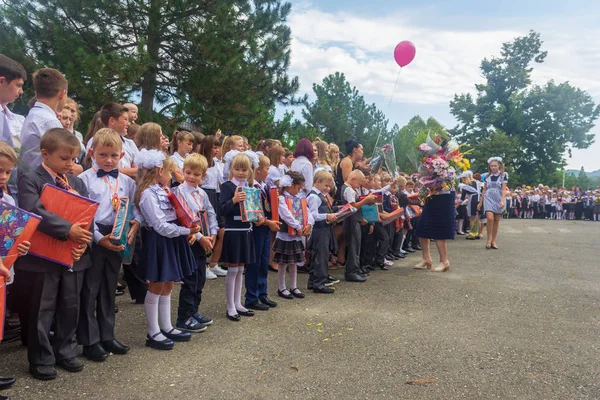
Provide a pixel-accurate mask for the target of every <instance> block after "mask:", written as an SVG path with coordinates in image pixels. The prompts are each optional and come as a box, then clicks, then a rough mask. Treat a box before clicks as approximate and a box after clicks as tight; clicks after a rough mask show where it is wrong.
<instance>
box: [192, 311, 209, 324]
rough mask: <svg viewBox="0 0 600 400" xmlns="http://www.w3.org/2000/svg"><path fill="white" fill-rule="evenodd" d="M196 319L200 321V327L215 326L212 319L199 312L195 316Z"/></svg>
mask: <svg viewBox="0 0 600 400" xmlns="http://www.w3.org/2000/svg"><path fill="white" fill-rule="evenodd" d="M194 318H195V319H196V321H198V323H199V324H200V325H203V326H211V325H212V324H213V320H212V319H210V318H209V317H206V316H204V315H202V314H200V313H198V312H197V313H195V314H194Z"/></svg>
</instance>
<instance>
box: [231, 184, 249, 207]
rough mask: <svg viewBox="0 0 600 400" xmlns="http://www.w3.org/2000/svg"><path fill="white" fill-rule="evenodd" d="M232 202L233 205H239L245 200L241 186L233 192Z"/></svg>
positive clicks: (244, 193)
mask: <svg viewBox="0 0 600 400" xmlns="http://www.w3.org/2000/svg"><path fill="white" fill-rule="evenodd" d="M240 189H241V190H240ZM232 200H233V204H237V203H241V202H242V201H244V200H246V192H245V191H244V189H243V188H242V187H241V186H238V189H237V190H236V191H235V194H234V195H233V199H232Z"/></svg>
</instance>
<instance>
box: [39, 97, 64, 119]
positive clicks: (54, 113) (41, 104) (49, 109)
mask: <svg viewBox="0 0 600 400" xmlns="http://www.w3.org/2000/svg"><path fill="white" fill-rule="evenodd" d="M36 107H37V108H41V109H43V110H46V111H49V112H51V113H52V114H53V115H54V116H55V117H56V111H55V110H53V109H51V108H50V106H49V105H47V104H44V103H41V102H39V101H36V102H35V104H34V105H33V108H36ZM56 119H58V118H56Z"/></svg>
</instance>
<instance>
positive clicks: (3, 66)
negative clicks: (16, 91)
mask: <svg viewBox="0 0 600 400" xmlns="http://www.w3.org/2000/svg"><path fill="white" fill-rule="evenodd" d="M0 76H3V77H4V79H6V81H7V82H8V83H10V82H12V81H14V80H15V79H19V78H20V79H23V80H24V81H26V80H27V71H25V68H23V66H22V65H21V64H20V63H18V62H16V61H15V60H13V59H12V58H8V57H6V56H5V55H4V54H0Z"/></svg>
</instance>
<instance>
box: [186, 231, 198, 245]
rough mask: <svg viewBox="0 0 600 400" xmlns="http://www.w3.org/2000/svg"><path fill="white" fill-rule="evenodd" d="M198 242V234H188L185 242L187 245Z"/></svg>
mask: <svg viewBox="0 0 600 400" xmlns="http://www.w3.org/2000/svg"><path fill="white" fill-rule="evenodd" d="M197 240H198V234H197V233H196V234H191V233H190V234H189V235H187V241H188V243H189V244H190V246H191V245H193V244H194V243H196V241H197Z"/></svg>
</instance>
